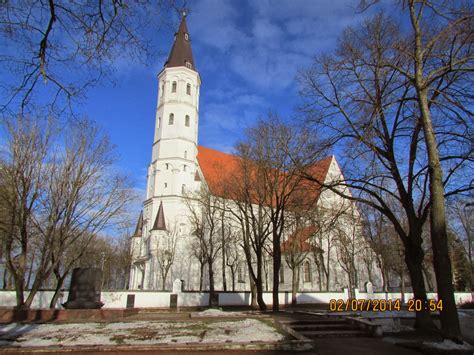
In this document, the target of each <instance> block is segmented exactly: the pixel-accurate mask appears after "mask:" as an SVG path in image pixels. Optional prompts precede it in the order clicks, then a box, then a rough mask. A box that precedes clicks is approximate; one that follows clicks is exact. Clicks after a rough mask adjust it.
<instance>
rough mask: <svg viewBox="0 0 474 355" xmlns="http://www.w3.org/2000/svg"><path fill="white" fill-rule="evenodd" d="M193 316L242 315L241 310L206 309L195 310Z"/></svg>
mask: <svg viewBox="0 0 474 355" xmlns="http://www.w3.org/2000/svg"><path fill="white" fill-rule="evenodd" d="M192 316H193V317H242V316H244V314H243V313H242V312H224V311H222V310H220V309H206V310H205V311H202V312H195V313H193V314H192Z"/></svg>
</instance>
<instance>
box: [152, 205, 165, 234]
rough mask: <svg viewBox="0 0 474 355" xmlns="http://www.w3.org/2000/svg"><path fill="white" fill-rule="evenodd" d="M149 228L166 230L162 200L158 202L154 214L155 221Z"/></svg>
mask: <svg viewBox="0 0 474 355" xmlns="http://www.w3.org/2000/svg"><path fill="white" fill-rule="evenodd" d="M151 230H161V231H165V230H167V229H166V222H165V213H164V211H163V202H160V207H158V213H157V214H156V219H155V223H154V224H153V228H152V229H151Z"/></svg>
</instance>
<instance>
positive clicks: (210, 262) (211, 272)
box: [207, 258, 215, 307]
mask: <svg viewBox="0 0 474 355" xmlns="http://www.w3.org/2000/svg"><path fill="white" fill-rule="evenodd" d="M207 266H208V271H209V307H210V306H212V300H213V299H214V293H215V292H214V265H213V260H211V259H210V258H209V259H208V260H207Z"/></svg>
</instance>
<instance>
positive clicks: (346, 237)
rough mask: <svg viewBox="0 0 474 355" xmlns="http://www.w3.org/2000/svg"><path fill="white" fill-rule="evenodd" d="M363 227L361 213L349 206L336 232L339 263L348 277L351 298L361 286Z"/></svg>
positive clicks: (340, 219) (363, 246)
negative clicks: (360, 265) (359, 263)
mask: <svg viewBox="0 0 474 355" xmlns="http://www.w3.org/2000/svg"><path fill="white" fill-rule="evenodd" d="M361 227H362V226H361V223H360V215H359V212H358V211H357V209H356V207H355V206H349V207H347V208H346V209H345V210H344V212H343V213H342V214H341V215H340V217H339V221H338V223H337V225H336V231H335V232H336V237H335V250H336V254H337V261H338V263H339V265H340V266H341V268H342V270H344V272H345V273H346V275H347V280H348V281H349V285H348V286H349V287H348V288H349V293H350V295H351V298H353V297H355V295H354V288H357V287H358V286H359V271H358V268H357V264H358V262H357V257H358V256H359V255H360V254H361V253H362V251H363V249H364V248H365V245H364V240H363V239H362V240H361V238H360V237H361V235H360V232H361Z"/></svg>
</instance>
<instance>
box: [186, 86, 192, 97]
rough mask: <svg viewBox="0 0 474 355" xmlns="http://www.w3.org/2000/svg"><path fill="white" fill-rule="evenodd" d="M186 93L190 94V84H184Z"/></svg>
mask: <svg viewBox="0 0 474 355" xmlns="http://www.w3.org/2000/svg"><path fill="white" fill-rule="evenodd" d="M186 94H188V95H191V84H188V85H186Z"/></svg>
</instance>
